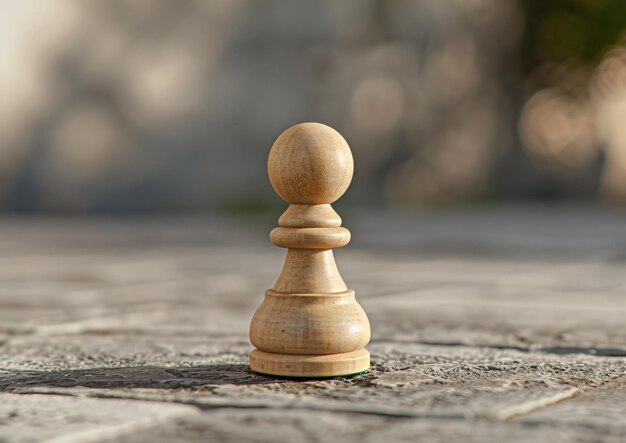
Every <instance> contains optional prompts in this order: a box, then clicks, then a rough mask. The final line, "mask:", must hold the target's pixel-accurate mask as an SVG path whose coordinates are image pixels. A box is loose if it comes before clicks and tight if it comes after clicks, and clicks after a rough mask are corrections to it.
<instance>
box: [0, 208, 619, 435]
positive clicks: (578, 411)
mask: <svg viewBox="0 0 626 443" xmlns="http://www.w3.org/2000/svg"><path fill="white" fill-rule="evenodd" d="M625 215H626V214H619V213H602V212H600V211H595V212H590V211H589V210H581V209H577V208H573V209H569V210H567V211H564V212H547V213H546V212H544V211H541V210H537V209H534V210H528V211H522V210H520V209H515V208H512V209H511V208H509V209H506V210H504V209H503V210H498V211H492V212H480V211H479V212H466V213H457V212H455V213H448V214H439V215H423V216H419V217H417V216H415V217H408V216H402V217H390V218H388V219H384V218H383V217H381V216H380V215H368V214H362V215H361V216H358V217H357V216H355V217H354V219H355V223H354V224H353V223H349V224H348V225H349V226H350V228H351V229H352V230H353V232H354V233H355V236H354V240H353V243H354V244H353V245H352V246H351V247H349V248H347V249H345V250H339V251H337V253H336V255H337V262H338V266H339V268H340V269H341V272H342V275H343V276H344V279H345V280H346V282H347V283H348V285H349V286H351V287H353V288H354V289H356V291H357V297H358V298H359V300H360V302H361V304H362V305H363V306H364V308H365V309H366V310H367V312H368V316H369V317H370V319H371V322H372V327H373V339H372V343H371V344H370V345H369V346H368V349H369V350H370V352H371V353H372V363H373V367H372V369H371V370H370V371H368V372H367V373H365V374H362V375H359V376H356V377H352V378H340V379H331V380H309V381H297V380H276V379H270V378H265V377H261V376H258V375H256V374H253V373H251V372H250V371H249V370H248V368H247V359H248V353H249V351H250V349H251V346H250V345H249V343H248V339H247V329H248V325H249V321H250V317H251V315H252V313H253V312H254V309H255V308H256V306H257V305H258V303H259V302H260V300H261V299H262V294H263V290H264V289H266V288H268V287H270V286H271V285H272V283H273V281H274V279H275V278H276V276H277V274H278V272H279V271H280V267H281V264H282V259H283V255H284V252H283V251H281V250H279V249H276V248H272V247H271V246H270V245H269V242H268V241H266V240H265V239H266V235H267V230H269V229H267V230H266V228H269V227H270V226H272V224H273V223H274V222H275V221H274V220H273V219H267V220H266V219H265V218H260V219H256V220H248V221H245V220H219V219H210V218H188V219H132V220H131V219H128V220H126V219H112V220H104V219H92V220H81V219H49V220H42V219H4V220H1V221H0V232H2V234H3V235H2V236H1V237H0V262H1V263H2V266H0V281H2V285H0V392H1V393H0V398H1V400H0V441H10V442H21V441H27V442H31V441H44V440H45V441H48V440H50V439H59V441H76V442H83V441H84V442H87V441H98V442H99V441H110V440H111V439H115V440H116V441H126V442H139V441H156V442H160V441H164V442H165V441H174V440H179V441H207V440H208V441H211V440H220V441H290V442H291V441H329V440H336V441H357V440H360V441H372V442H374V441H381V440H388V441H480V442H490V441H494V442H495V441H513V442H516V441H528V440H533V441H537V442H544V441H545V442H548V441H549V442H553V441H582V442H587V441H589V442H592V441H594V442H595V441H609V442H612V441H615V442H618V441H623V440H624V438H626V419H625V418H624V417H626V410H625V409H624V405H625V404H626V397H625V394H624V392H625V391H624V386H625V384H624V380H625V378H624V377H625V376H626V322H625V321H624V318H625V316H626V273H624V271H623V261H624V258H625V257H626V234H625V232H626V231H624V229H623V226H624V225H625V224H626V223H625V222H626V216H625ZM403 217H404V218H403ZM376 226H379V228H378V230H377V229H376ZM385 226H393V234H389V233H388V231H389V229H388V228H385V229H382V228H384V227H385ZM378 234H380V235H378ZM322 424H323V425H322Z"/></svg>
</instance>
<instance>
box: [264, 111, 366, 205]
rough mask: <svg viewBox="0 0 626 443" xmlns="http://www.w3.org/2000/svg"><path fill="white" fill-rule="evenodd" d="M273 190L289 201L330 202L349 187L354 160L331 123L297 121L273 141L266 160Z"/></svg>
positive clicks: (317, 203)
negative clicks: (297, 122)
mask: <svg viewBox="0 0 626 443" xmlns="http://www.w3.org/2000/svg"><path fill="white" fill-rule="evenodd" d="M267 171H268V174H269V177H270V182H271V183H272V186H273V188H274V190H275V191H276V193H277V194H278V195H280V197H281V198H282V199H283V200H285V201H286V202H287V203H290V204H300V205H319V204H326V203H333V202H334V201H336V200H337V199H339V197H341V196H342V195H343V194H344V192H346V190H347V189H348V186H349V185H350V181H351V180H352V173H353V171H354V163H353V160H352V152H350V147H349V146H348V143H347V142H346V140H345V139H344V138H343V137H342V136H341V134H339V133H338V132H337V131H335V130H334V129H333V128H331V127H330V126H326V125H323V124H321V123H300V124H299V125H295V126H292V127H291V128H289V129H287V130H286V131H285V132H283V133H282V134H281V135H280V137H278V139H276V141H275V142H274V145H273V146H272V150H271V151H270V156H269V159H268V162H267Z"/></svg>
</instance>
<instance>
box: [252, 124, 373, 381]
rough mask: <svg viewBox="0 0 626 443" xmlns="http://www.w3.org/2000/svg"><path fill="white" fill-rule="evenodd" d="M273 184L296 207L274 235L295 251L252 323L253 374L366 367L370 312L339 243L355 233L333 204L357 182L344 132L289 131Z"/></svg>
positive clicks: (280, 145)
mask: <svg viewBox="0 0 626 443" xmlns="http://www.w3.org/2000/svg"><path fill="white" fill-rule="evenodd" d="M268 173H269V178H270V182H271V183H272V186H273V187H274V190H275V191H276V193H277V194H278V195H279V196H281V197H282V198H283V199H284V200H285V201H286V202H287V203H289V204H290V206H289V208H288V209H287V210H286V211H285V213H284V214H283V215H282V216H281V217H280V219H279V221H278V224H279V226H280V227H278V228H275V229H274V230H273V231H272V232H271V234H270V240H271V241H272V243H274V244H275V245H277V246H280V247H283V248H288V251H287V256H286V258H285V264H284V266H283V270H282V272H281V274H280V276H279V277H278V279H277V280H276V283H275V284H274V287H273V288H272V289H270V290H268V291H266V293H265V300H264V301H263V303H262V304H261V306H260V307H259V308H258V309H257V311H256V313H255V314H254V317H253V318H252V323H251V325H250V341H251V342H252V344H253V345H254V346H256V348H257V349H255V350H254V351H252V354H251V355H250V368H251V369H252V370H254V371H257V372H260V373H264V374H270V375H277V376H288V377H331V376H339V375H348V374H354V373H358V372H362V371H365V370H366V369H367V368H369V365H370V361H369V352H367V350H366V349H365V348H364V347H365V345H367V343H368V342H369V340H370V326H369V321H368V320H367V316H366V314H365V312H364V311H363V309H362V308H361V306H360V305H359V304H358V303H357V301H356V299H355V298H354V291H353V290H351V289H348V287H347V286H346V284H345V283H344V281H343V279H342V278H341V275H339V271H338V270H337V266H336V264H335V259H334V256H333V252H332V248H340V247H342V246H345V245H346V244H348V242H349V241H350V231H348V230H347V229H346V228H343V227H341V218H340V217H339V215H337V213H336V212H335V211H334V209H333V208H332V207H331V206H330V204H331V203H333V202H335V201H336V200H337V199H338V198H339V197H341V196H342V195H343V193H344V192H345V191H346V190H347V189H348V186H349V185H350V181H351V180H352V173H353V161H352V153H351V152H350V148H349V147H348V144H347V143H346V141H345V140H344V139H343V137H342V136H341V135H340V134H339V133H338V132H337V131H335V130H334V129H332V128H330V127H328V126H325V125H322V124H319V123H302V124H299V125H296V126H293V127H291V128H289V129H288V130H287V131H285V132H284V133H283V134H281V136H280V137H278V139H277V140H276V142H275V143H274V145H273V146H272V150H271V151H270V155H269V161H268Z"/></svg>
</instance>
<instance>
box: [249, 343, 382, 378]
mask: <svg viewBox="0 0 626 443" xmlns="http://www.w3.org/2000/svg"><path fill="white" fill-rule="evenodd" d="M369 367H370V353H369V352H368V351H367V350H366V349H359V350H358V351H353V352H346V353H344V354H328V355H299V354H274V353H270V352H263V351H259V350H258V349H255V350H254V351H252V353H251V354H250V369H252V370H253V371H255V372H259V373H261V374H267V375H277V376H280V377H303V378H314V377H339V376H342V375H351V374H358V373H359V372H363V371H365V370H367V369H368V368H369Z"/></svg>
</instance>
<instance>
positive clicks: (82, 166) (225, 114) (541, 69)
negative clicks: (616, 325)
mask: <svg viewBox="0 0 626 443" xmlns="http://www.w3.org/2000/svg"><path fill="white" fill-rule="evenodd" d="M625 43H626V2H624V1H622V0H551V1H549V2H548V1H543V0H526V1H515V0H449V1H440V0H411V1H408V0H403V1H402V0H390V1H383V0H369V1H366V0H358V1H357V0H349V1H341V2H333V1H330V0H328V1H320V2H309V1H305V0H300V1H293V0H289V1H287V0H285V1H252V0H211V1H185V2H177V1H173V0H168V1H164V0H150V1H147V0H145V1H144V0H133V1H128V0H125V1H121V0H109V1H106V2H102V1H95V0H91V1H86V0H81V1H79V0H55V1H41V0H13V1H11V0H5V1H2V2H0V210H2V211H4V212H17V213H31V212H48V213H68V212H76V213H126V212H168V211H189V212H220V211H223V212H253V211H262V210H265V209H268V208H270V207H275V206H283V205H282V203H281V202H280V200H278V198H277V197H276V196H275V195H274V193H273V191H272V189H271V187H270V185H269V182H268V180H267V176H266V159H267V154H268V152H269V149H270V147H271V145H272V143H273V141H274V140H275V139H276V137H277V136H278V135H279V134H280V133H281V132H282V131H283V130H284V129H286V128H287V127H289V126H291V125H293V124H295V123H299V122H302V121H319V122H323V123H326V124H329V125H331V126H333V127H335V128H336V129H337V130H339V131H340V132H341V133H342V134H343V135H344V136H345V138H346V139H347V140H348V142H349V143H350V145H351V147H352V150H353V153H354V157H355V164H356V174H355V178H354V181H353V185H352V187H351V189H350V191H349V198H348V199H344V200H346V201H347V202H346V204H350V205H355V206H365V207H373V206H375V207H386V208H407V209H413V208H431V207H447V206H453V205H459V204H476V203H481V204H482V203H485V202H488V203H491V202H503V201H505V202H508V201H592V202H595V201H600V202H606V203H607V204H611V205H626V46H625V45H624V44H625Z"/></svg>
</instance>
